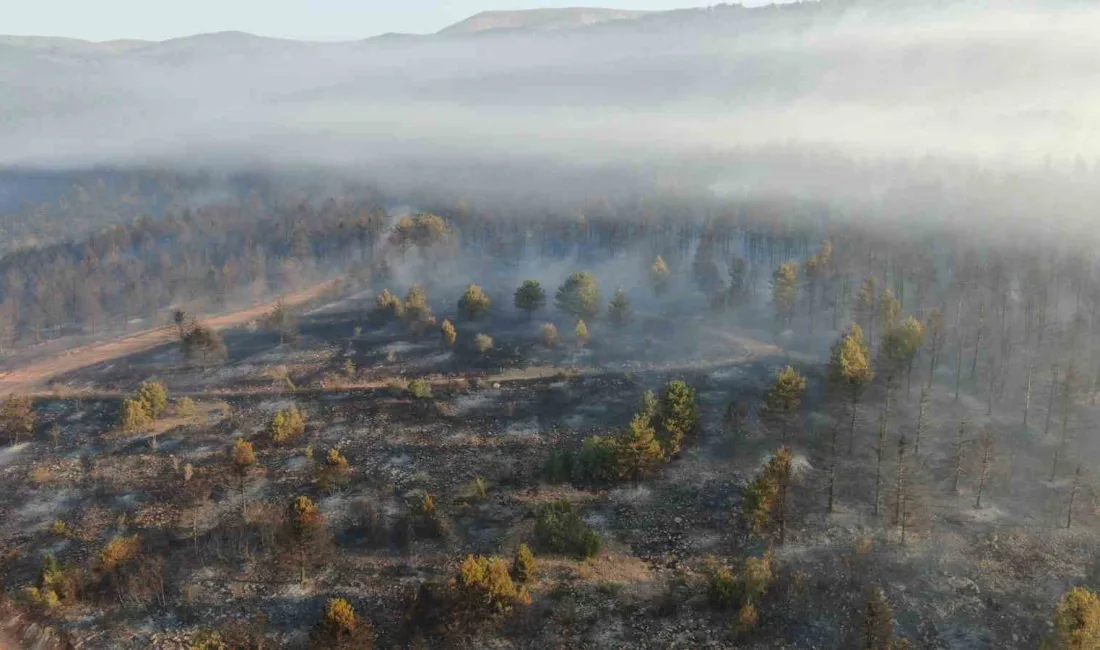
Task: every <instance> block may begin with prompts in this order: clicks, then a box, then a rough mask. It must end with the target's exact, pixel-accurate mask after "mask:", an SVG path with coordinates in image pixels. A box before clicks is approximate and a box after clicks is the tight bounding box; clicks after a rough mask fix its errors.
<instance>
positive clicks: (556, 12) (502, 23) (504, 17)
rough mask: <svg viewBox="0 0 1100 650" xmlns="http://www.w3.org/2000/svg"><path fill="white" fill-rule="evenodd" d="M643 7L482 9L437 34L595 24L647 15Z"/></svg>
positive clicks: (549, 28) (542, 29) (558, 27)
mask: <svg viewBox="0 0 1100 650" xmlns="http://www.w3.org/2000/svg"><path fill="white" fill-rule="evenodd" d="M646 13H647V12H644V11H627V10H622V9H601V8H598V7H569V8H563V9H529V10H526V11H483V12H481V13H479V14H477V15H474V16H471V17H469V18H467V19H466V20H463V21H461V22H458V23H455V24H454V25H451V26H449V27H445V28H444V29H442V30H440V31H439V33H440V34H447V35H457V34H477V33H480V32H486V31H490V30H498V29H526V30H533V31H545V30H551V29H568V28H571V27H582V26H585V25H596V24H599V23H606V22H611V21H618V20H633V19H635V18H639V17H641V16H644V15H646Z"/></svg>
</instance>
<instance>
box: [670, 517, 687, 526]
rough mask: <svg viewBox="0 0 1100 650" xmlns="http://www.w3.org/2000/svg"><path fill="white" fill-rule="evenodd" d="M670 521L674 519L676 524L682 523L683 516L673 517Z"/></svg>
mask: <svg viewBox="0 0 1100 650" xmlns="http://www.w3.org/2000/svg"><path fill="white" fill-rule="evenodd" d="M672 521H674V522H676V523H678V524H682V523H684V518H683V517H673V518H672Z"/></svg>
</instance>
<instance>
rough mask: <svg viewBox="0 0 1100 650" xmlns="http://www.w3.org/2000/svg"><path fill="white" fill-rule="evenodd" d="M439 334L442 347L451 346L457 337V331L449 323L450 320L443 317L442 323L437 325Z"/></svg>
mask: <svg viewBox="0 0 1100 650" xmlns="http://www.w3.org/2000/svg"><path fill="white" fill-rule="evenodd" d="M439 334H440V336H441V337H442V338H443V345H444V347H448V348H449V347H453V346H454V344H455V339H456V338H458V333H457V332H456V331H455V326H454V325H452V324H451V321H449V320H447V319H444V320H443V324H442V325H440V326H439Z"/></svg>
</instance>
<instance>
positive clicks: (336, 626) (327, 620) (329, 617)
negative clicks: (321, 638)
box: [322, 598, 359, 639]
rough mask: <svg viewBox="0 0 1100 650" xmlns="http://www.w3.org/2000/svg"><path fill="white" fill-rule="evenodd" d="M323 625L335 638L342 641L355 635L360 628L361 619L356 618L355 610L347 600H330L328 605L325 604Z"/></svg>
mask: <svg viewBox="0 0 1100 650" xmlns="http://www.w3.org/2000/svg"><path fill="white" fill-rule="evenodd" d="M322 625H323V626H324V627H325V629H327V630H328V631H329V632H330V633H331V634H332V636H333V637H335V638H337V639H340V638H341V637H344V636H348V635H352V634H354V633H355V631H356V629H358V628H359V617H358V616H356V614H355V609H353V608H352V606H351V603H349V602H348V601H347V600H345V599H343V598H330V599H329V601H328V603H326V604H325V616H324V618H323V619H322Z"/></svg>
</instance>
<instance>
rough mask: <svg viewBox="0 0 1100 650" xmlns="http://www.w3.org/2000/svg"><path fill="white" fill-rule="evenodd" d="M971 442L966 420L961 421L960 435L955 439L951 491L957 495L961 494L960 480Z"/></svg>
mask: <svg viewBox="0 0 1100 650" xmlns="http://www.w3.org/2000/svg"><path fill="white" fill-rule="evenodd" d="M969 444H970V441H969V440H967V439H966V420H965V419H963V420H960V421H959V433H958V436H957V437H956V438H955V445H954V447H955V466H954V468H953V469H952V472H951V474H952V486H951V489H952V491H954V493H955V494H958V493H959V479H961V478H962V474H963V454H964V452H965V451H966V448H967V446H968V445H969Z"/></svg>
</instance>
